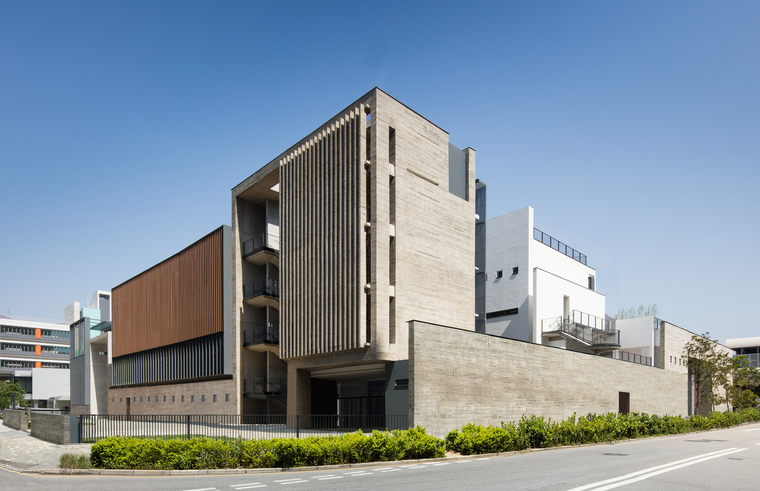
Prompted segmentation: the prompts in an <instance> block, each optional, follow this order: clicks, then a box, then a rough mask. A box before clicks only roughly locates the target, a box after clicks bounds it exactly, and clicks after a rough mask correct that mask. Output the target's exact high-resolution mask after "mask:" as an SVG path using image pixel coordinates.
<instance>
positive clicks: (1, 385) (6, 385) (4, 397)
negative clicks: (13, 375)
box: [0, 380, 27, 409]
mask: <svg viewBox="0 0 760 491" xmlns="http://www.w3.org/2000/svg"><path fill="white" fill-rule="evenodd" d="M13 392H15V393H16V405H17V406H26V404H27V402H26V401H25V400H24V396H25V395H26V391H25V390H24V389H22V388H21V386H20V385H19V384H18V383H17V382H13V381H11V380H7V381H5V382H0V409H5V408H8V407H11V401H12V400H13V396H12V393H13Z"/></svg>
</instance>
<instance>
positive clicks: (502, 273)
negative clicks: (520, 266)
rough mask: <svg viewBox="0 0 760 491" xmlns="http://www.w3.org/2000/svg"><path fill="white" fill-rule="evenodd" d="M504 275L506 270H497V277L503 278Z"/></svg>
mask: <svg viewBox="0 0 760 491" xmlns="http://www.w3.org/2000/svg"><path fill="white" fill-rule="evenodd" d="M503 276H504V271H502V270H499V271H497V272H496V277H497V278H501V277H503Z"/></svg>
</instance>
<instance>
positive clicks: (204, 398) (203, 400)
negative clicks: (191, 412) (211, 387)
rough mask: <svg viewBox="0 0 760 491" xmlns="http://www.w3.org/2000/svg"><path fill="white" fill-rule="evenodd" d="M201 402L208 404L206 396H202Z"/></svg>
mask: <svg viewBox="0 0 760 491" xmlns="http://www.w3.org/2000/svg"><path fill="white" fill-rule="evenodd" d="M201 402H206V394H202V395H201Z"/></svg>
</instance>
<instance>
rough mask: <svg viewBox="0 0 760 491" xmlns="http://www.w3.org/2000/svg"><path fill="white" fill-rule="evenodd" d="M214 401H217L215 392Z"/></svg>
mask: <svg viewBox="0 0 760 491" xmlns="http://www.w3.org/2000/svg"><path fill="white" fill-rule="evenodd" d="M214 402H216V394H214Z"/></svg>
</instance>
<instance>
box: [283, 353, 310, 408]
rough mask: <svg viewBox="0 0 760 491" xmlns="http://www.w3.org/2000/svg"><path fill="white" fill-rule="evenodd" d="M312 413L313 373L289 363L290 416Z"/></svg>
mask: <svg viewBox="0 0 760 491" xmlns="http://www.w3.org/2000/svg"><path fill="white" fill-rule="evenodd" d="M304 414H311V374H310V373H309V371H308V370H303V369H300V368H297V367H296V366H294V363H288V416H295V415H304Z"/></svg>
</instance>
